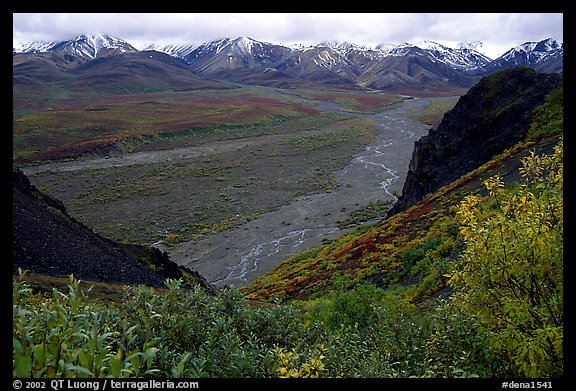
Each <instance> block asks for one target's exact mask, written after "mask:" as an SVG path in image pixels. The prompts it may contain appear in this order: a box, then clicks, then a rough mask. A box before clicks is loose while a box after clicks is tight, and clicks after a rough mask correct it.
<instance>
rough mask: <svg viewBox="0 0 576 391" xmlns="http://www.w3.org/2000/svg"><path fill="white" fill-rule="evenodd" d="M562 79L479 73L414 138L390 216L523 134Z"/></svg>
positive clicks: (524, 71)
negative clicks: (464, 91) (450, 105)
mask: <svg viewBox="0 0 576 391" xmlns="http://www.w3.org/2000/svg"><path fill="white" fill-rule="evenodd" d="M561 83H562V76H561V75H559V74H546V73H537V72H536V71H534V70H533V69H531V68H525V67H518V68H509V69H505V70H503V71H500V72H496V73H494V74H492V75H490V76H487V77H484V78H482V79H481V80H480V81H479V82H478V84H476V85H475V86H474V87H472V88H471V89H470V90H469V91H468V93H467V94H466V95H464V96H462V97H461V98H460V100H459V101H458V103H457V104H456V105H455V106H454V108H453V109H452V110H450V111H449V112H447V113H446V114H445V115H444V118H443V119H442V122H441V123H440V125H439V126H438V128H436V129H431V130H430V131H429V133H428V135H427V136H424V137H422V138H421V139H420V140H418V141H416V143H415V146H414V152H413V154H412V160H411V161H410V165H409V169H408V174H407V177H406V181H405V182H404V187H403V189H402V196H401V197H400V198H399V199H398V201H397V202H396V204H395V205H394V207H393V208H392V209H390V211H389V212H388V216H392V215H394V214H396V213H398V212H401V211H403V210H405V209H407V208H408V207H410V206H412V205H414V204H415V203H416V202H418V201H419V200H420V199H422V198H423V197H424V196H425V195H426V194H427V193H429V192H432V191H434V190H437V189H439V188H440V187H442V186H444V185H447V184H449V183H451V182H453V181H454V180H456V179H458V178H460V177H461V176H462V175H464V174H466V173H468V172H469V171H471V170H474V169H476V168H477V167H479V166H481V165H482V164H484V163H485V162H487V161H488V160H490V159H491V158H492V157H493V156H494V155H496V154H499V153H501V152H502V151H504V150H505V149H507V148H510V147H512V146H513V145H515V144H516V143H518V142H519V141H521V140H522V139H524V138H525V137H526V134H527V132H528V129H529V127H530V123H531V118H532V114H533V112H534V110H535V108H536V107H538V106H539V105H541V104H542V103H544V99H545V97H546V95H547V94H548V93H549V92H550V91H551V90H553V89H554V88H557V87H559V86H560V84H561Z"/></svg>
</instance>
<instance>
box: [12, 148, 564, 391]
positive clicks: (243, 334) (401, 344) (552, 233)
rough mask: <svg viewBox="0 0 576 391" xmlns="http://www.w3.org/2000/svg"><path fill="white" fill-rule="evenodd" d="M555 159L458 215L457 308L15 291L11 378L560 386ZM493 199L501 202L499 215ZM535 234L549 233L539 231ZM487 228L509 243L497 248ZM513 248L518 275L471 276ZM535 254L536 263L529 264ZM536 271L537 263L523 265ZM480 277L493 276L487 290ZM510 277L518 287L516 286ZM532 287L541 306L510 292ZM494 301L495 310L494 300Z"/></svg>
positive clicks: (367, 300) (177, 292) (402, 295)
mask: <svg viewBox="0 0 576 391" xmlns="http://www.w3.org/2000/svg"><path fill="white" fill-rule="evenodd" d="M549 141H551V140H546V141H545V142H544V143H543V144H544V145H546V144H549ZM562 154H563V152H562V144H561V143H560V144H559V145H558V147H557V148H554V152H553V153H552V154H549V155H546V156H542V157H538V156H530V157H528V158H527V159H525V160H523V171H522V177H523V178H522V179H523V180H524V179H526V180H527V181H526V183H527V185H526V186H520V187H518V188H506V189H503V188H501V187H500V186H501V183H500V179H498V178H493V179H490V180H488V181H486V185H487V186H486V187H487V189H488V190H489V191H490V193H491V195H490V196H489V197H484V198H482V199H480V198H478V197H476V198H475V199H474V197H470V196H469V197H466V198H465V199H464V201H463V202H462V203H461V207H460V209H459V213H458V215H459V221H460V223H461V224H462V227H461V231H462V235H463V238H464V239H465V241H466V244H467V246H470V248H473V249H475V251H472V252H470V251H466V252H465V253H464V255H463V257H462V258H461V262H460V263H456V264H455V269H456V270H450V274H451V277H452V278H451V284H453V286H455V287H457V288H458V289H461V294H460V295H458V298H457V300H454V301H446V300H444V301H440V302H437V303H432V302H431V301H429V302H428V303H427V306H423V305H420V306H419V307H417V308H416V310H415V308H414V306H413V304H412V303H411V299H413V297H414V296H413V291H412V290H410V288H408V287H401V286H399V285H398V286H396V288H389V289H386V290H383V289H380V288H377V287H375V286H374V285H373V284H367V283H363V284H359V285H356V286H355V287H353V288H352V289H350V287H347V286H346V280H343V279H342V280H341V281H340V284H339V285H340V286H339V287H338V288H337V289H336V290H335V291H333V292H332V293H329V294H325V295H324V296H323V297H321V298H319V299H316V300H309V301H305V302H300V303H296V305H290V304H285V305H275V304H270V305H262V303H260V304H259V305H254V304H256V303H254V304H252V305H250V303H249V302H247V301H246V300H245V299H244V298H243V297H242V295H240V293H239V292H238V291H237V290H236V289H235V288H225V289H222V290H221V291H219V292H218V293H217V295H216V297H209V296H208V295H207V294H206V293H205V292H203V291H202V290H200V289H196V290H183V289H180V288H181V282H179V281H175V280H168V281H167V282H166V285H167V288H168V289H167V290H166V291H164V292H158V293H155V292H154V291H153V290H152V289H150V288H148V289H146V288H143V287H140V288H136V289H127V290H126V291H125V296H124V301H123V302H122V303H118V304H117V305H99V304H94V303H91V302H86V301H85V300H84V298H83V296H82V295H81V294H80V293H79V291H78V284H77V283H76V282H72V283H71V284H70V287H69V291H68V294H65V293H64V294H59V293H58V292H54V294H53V295H52V296H44V297H39V296H37V295H31V291H30V289H29V288H28V286H27V285H26V284H23V283H22V282H20V281H18V280H14V283H13V303H14V306H13V376H14V377H32V376H34V377H38V376H63V377H64V376H81V377H144V376H145V377H159V378H166V377H196V378H198V377H220V378H223V377H228V378H238V377H250V378H256V377H354V378H357V377H370V378H374V377H381V378H389V377H406V378H407V377H439V378H446V377H507V378H521V377H540V378H554V379H553V383H554V385H555V386H557V385H558V384H559V383H561V382H562V379H561V376H562V374H563V366H562V355H563V349H562V341H563V336H562V330H563V323H562V296H561V293H562V249H561V247H562V220H558V216H562V173H563V167H562ZM499 201H500V202H503V201H506V202H505V203H504V202H503V203H502V206H503V209H502V210H499V208H498V207H497V205H498V202H499ZM530 204H531V205H530ZM535 211H539V212H540V213H539V214H538V215H537V217H536V215H534V214H533V212H535ZM401 215H402V213H401V214H399V215H397V216H396V218H397V217H398V216H401ZM471 216H473V217H475V219H470V217H471ZM526 218H528V220H526ZM531 222H537V223H543V225H541V227H542V226H547V227H549V230H538V229H537V230H534V229H532V226H531ZM493 223H497V227H498V228H499V229H504V230H505V231H504V230H503V231H502V233H503V234H505V235H506V236H507V237H508V238H510V239H511V240H509V241H501V242H499V238H500V236H499V235H494V234H492V233H493V231H492V230H491V228H490V227H491V226H492V225H493ZM517 223H520V225H519V226H518V225H516V224H517ZM472 228H476V229H480V232H482V231H481V230H482V229H484V230H488V232H489V233H490V234H489V235H487V236H486V235H484V237H485V238H487V239H490V240H491V244H492V245H493V246H490V247H489V248H488V249H485V248H484V246H483V245H482V242H483V240H484V237H480V238H479V239H480V241H479V242H478V241H476V244H475V238H474V237H477V236H478V235H477V234H474V233H472V236H470V235H469V233H470V229H472ZM492 228H493V227H492ZM519 228H520V231H522V234H520V235H517V233H519V232H518V231H519V230H518V229H519ZM464 229H467V230H468V232H466V231H464ZM484 232H486V231H484ZM510 235H512V236H510ZM525 240H528V243H524V241H525ZM531 242H533V243H531ZM445 243H446V242H444V243H441V244H440V245H438V244H437V243H434V242H429V243H427V244H426V245H425V246H423V247H425V248H426V249H427V251H426V254H425V257H424V258H423V259H421V260H420V262H418V264H416V265H415V267H418V268H420V269H419V270H420V271H422V270H424V269H423V268H424V267H425V265H423V261H426V262H427V263H428V264H432V265H433V266H437V265H438V264H440V265H441V264H442V263H441V260H440V259H439V256H440V252H441V251H446V250H447V248H446V245H445ZM478 244H479V245H480V247H475V246H477V245H478ZM507 245H513V246H514V245H515V246H520V247H518V249H519V250H522V251H521V252H522V253H523V254H522V255H521V256H519V257H518V258H515V259H513V260H512V261H513V262H517V261H518V262H519V263H520V264H519V265H516V266H514V265H510V266H511V267H510V272H511V273H512V274H509V275H504V276H502V270H501V269H499V268H498V267H497V266H498V265H497V264H496V265H495V264H493V263H492V262H491V263H490V264H488V266H489V267H488V268H474V267H473V266H474V265H475V264H476V262H477V261H481V262H482V260H484V259H486V260H490V259H491V256H492V255H493V253H492V250H494V249H495V250H496V252H494V254H497V253H498V251H500V250H504V251H505V250H506V248H507V247H506V246H507ZM423 251H424V249H423ZM526 251H528V252H526ZM530 252H532V256H535V258H531V257H528V258H526V257H525V255H527V254H529V253H530ZM476 256H479V259H475V258H477V257H476ZM542 256H544V258H543V257H542ZM548 257H550V258H551V262H547V259H548ZM417 258H418V254H417V253H416V252H415V253H412V254H411V256H410V259H413V260H417ZM534 259H536V261H537V262H536V264H535V265H529V264H527V263H526V262H528V263H530V262H531V261H533V260H534ZM492 261H493V260H492ZM542 261H544V263H543V264H540V263H541V262H542ZM470 266H472V268H470ZM494 266H496V267H494ZM542 266H545V267H542ZM546 266H547V267H546ZM484 273H487V274H488V275H489V276H490V278H484V279H482V277H483V275H484ZM429 274H430V275H432V274H433V272H430V273H429ZM508 277H513V279H512V280H511V281H514V282H518V280H517V279H516V278H517V277H522V280H520V281H519V282H520V284H519V285H516V284H510V283H509V281H508V283H506V280H507V279H508V280H510V279H509V278H508ZM526 277H527V278H526ZM532 277H540V278H536V279H534V278H532ZM478 278H480V280H478ZM492 278H493V279H494V280H492ZM533 281H536V286H537V287H538V288H540V289H539V291H538V292H539V294H538V295H536V294H534V292H532V294H530V292H527V293H528V294H526V295H515V294H513V291H510V289H512V290H513V289H515V288H517V287H521V288H523V287H526V283H530V282H533ZM490 282H497V283H498V285H497V286H492V287H490V286H489V285H487V283H488V284H489V283H490ZM501 283H503V284H501ZM528 286H529V287H531V288H532V287H534V285H532V286H530V285H528ZM470 288H472V289H471V290H470ZM506 289H508V291H506ZM479 293H480V295H479ZM491 293H497V294H499V295H501V296H500V297H501V299H502V300H499V301H497V302H494V301H492V300H491V299H492V296H491V295H490V294H491ZM540 294H542V295H540ZM559 294H560V295H559ZM486 300H488V303H486ZM543 301H544V302H543ZM486 304H488V305H489V308H490V310H488V311H486V310H482V308H484V309H485V308H487V307H486ZM478 306H480V307H478ZM426 307H428V308H430V309H431V310H426ZM477 309H480V311H478V310H477ZM531 310H535V311H531ZM503 320H504V322H503ZM46 330H51V332H45V331H46ZM43 331H44V332H43ZM87 347H88V348H87ZM410 384H412V385H414V384H415V383H414V382H411V383H410ZM427 384H428V383H427ZM459 384H460V385H461V384H462V383H459ZM546 384H548V382H547V383H546Z"/></svg>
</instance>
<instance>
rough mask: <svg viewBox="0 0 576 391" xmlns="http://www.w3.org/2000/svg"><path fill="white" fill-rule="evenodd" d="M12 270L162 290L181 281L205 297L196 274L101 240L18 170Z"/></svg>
mask: <svg viewBox="0 0 576 391" xmlns="http://www.w3.org/2000/svg"><path fill="white" fill-rule="evenodd" d="M12 186H13V188H12V196H13V199H12V220H13V223H12V226H13V231H12V268H13V271H14V272H17V270H18V268H21V269H23V270H28V271H30V272H34V273H38V274H46V275H51V276H57V277H59V276H68V275H70V274H73V275H74V276H75V277H76V278H78V279H81V280H91V281H102V282H114V283H124V284H144V285H148V286H152V287H163V286H164V281H165V280H166V278H181V277H184V275H185V274H186V275H187V276H189V278H187V279H185V280H187V282H188V283H192V284H199V285H200V286H202V287H203V288H204V289H206V290H207V291H209V292H213V291H214V289H215V288H214V287H213V286H212V285H211V284H209V283H207V282H206V280H205V279H204V278H203V277H202V276H201V275H200V274H199V273H197V272H195V271H192V270H189V269H187V268H185V267H182V266H179V265H177V264H176V263H174V262H172V261H171V260H170V259H169V258H168V255H167V254H166V253H163V252H161V251H160V250H158V249H156V248H153V247H147V246H140V245H133V244H124V243H118V242H115V241H112V240H110V239H107V238H104V237H102V236H100V235H98V234H96V233H95V232H93V231H92V230H91V229H90V228H88V227H87V226H85V225H84V224H82V223H80V222H79V221H77V220H75V219H74V218H72V217H71V216H70V215H68V212H67V211H66V207H65V206H64V204H63V203H62V202H61V201H59V200H57V199H55V198H53V197H50V196H48V195H46V194H44V193H42V192H41V191H39V190H38V189H37V188H36V187H35V186H34V185H32V184H31V183H30V181H29V180H28V178H27V177H26V176H25V175H24V173H22V171H21V170H19V169H15V170H13V175H12Z"/></svg>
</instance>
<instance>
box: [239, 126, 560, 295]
mask: <svg viewBox="0 0 576 391" xmlns="http://www.w3.org/2000/svg"><path fill="white" fill-rule="evenodd" d="M557 142H558V138H557V136H555V137H551V138H547V139H544V140H542V141H541V142H538V143H535V142H534V141H530V142H527V143H519V144H518V145H517V146H515V147H514V148H512V149H509V150H507V151H505V152H504V153H502V154H500V155H498V156H497V157H496V158H494V159H492V160H490V161H489V162H487V163H486V164H484V165H482V166H481V167H479V168H478V169H476V170H474V171H472V172H470V173H468V174H466V175H464V176H462V177H461V178H460V179H458V180H457V181H455V182H453V183H451V184H450V185H447V186H444V187H442V188H440V189H439V190H438V191H436V192H434V193H430V194H428V195H427V196H425V197H424V199H422V200H421V201H420V202H418V203H416V204H415V205H413V206H412V207H410V208H408V209H407V210H405V211H404V212H400V213H398V214H397V215H394V216H392V217H390V218H388V219H386V220H384V221H382V222H381V223H378V224H376V225H367V226H362V227H360V228H358V229H357V230H355V231H354V232H352V233H350V234H348V235H345V236H344V237H342V238H340V239H338V240H335V241H333V242H332V243H329V244H327V245H325V246H323V247H321V248H315V249H311V250H309V251H306V252H304V253H302V254H299V255H296V256H294V257H292V258H290V259H287V260H285V261H283V262H282V263H280V264H279V265H278V266H276V267H275V268H274V269H273V270H272V271H270V272H269V273H267V274H265V275H264V276H261V277H259V278H257V279H255V280H253V281H251V282H250V283H249V284H248V285H246V286H245V287H243V288H242V289H241V291H242V292H243V293H244V294H245V295H246V297H248V298H252V299H259V300H274V299H282V300H286V299H308V298H311V297H312V298H313V297H319V296H322V295H324V294H326V293H327V292H330V291H332V290H333V289H335V287H337V286H338V284H340V282H339V280H341V279H344V280H345V281H347V282H346V285H347V286H349V287H351V286H354V285H355V284H357V283H360V282H362V281H369V282H371V283H372V284H374V285H376V286H378V287H381V288H388V287H394V286H405V287H409V292H410V296H411V297H410V299H409V301H411V302H420V301H423V300H425V299H427V298H429V297H435V296H447V295H450V294H451V293H452V292H453V291H452V289H451V288H449V287H448V286H447V284H446V283H447V281H448V277H446V276H445V274H447V273H448V272H449V270H450V269H451V268H452V266H453V263H454V261H455V260H457V259H458V257H459V255H460V254H461V252H462V250H463V246H462V240H461V237H460V234H459V225H458V222H457V220H456V217H455V212H456V210H457V209H455V208H456V207H457V205H458V204H459V203H460V201H461V200H462V199H463V198H464V197H465V196H466V195H467V194H470V193H471V192H474V193H480V194H483V193H484V191H483V185H482V184H483V182H484V181H485V180H487V179H488V178H490V177H491V176H493V175H497V174H498V175H501V176H502V177H503V178H504V181H506V183H514V182H515V181H517V180H518V177H519V176H518V169H519V168H520V167H521V163H520V159H521V158H523V157H525V156H527V155H528V154H529V153H530V150H536V151H537V153H538V154H541V153H549V152H551V151H552V149H553V146H554V145H555V144H556V143H557ZM530 147H532V148H530Z"/></svg>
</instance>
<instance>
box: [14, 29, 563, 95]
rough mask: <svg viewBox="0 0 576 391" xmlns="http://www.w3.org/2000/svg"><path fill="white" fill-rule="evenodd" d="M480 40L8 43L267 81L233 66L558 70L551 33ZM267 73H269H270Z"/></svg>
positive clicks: (354, 74)
mask: <svg viewBox="0 0 576 391" xmlns="http://www.w3.org/2000/svg"><path fill="white" fill-rule="evenodd" d="M479 46H481V42H479V41H474V42H461V43H460V44H459V45H458V46H457V47H456V48H450V47H447V46H445V45H442V44H439V43H437V42H434V41H429V40H424V41H420V42H417V43H401V44H379V45H376V47H367V46H361V45H357V44H354V43H351V42H338V41H324V42H321V43H319V44H317V45H308V46H305V45H291V46H285V45H282V44H275V43H269V42H263V41H258V40H255V39H252V38H250V37H237V38H222V39H219V40H215V41H210V42H205V43H201V44H183V45H173V44H168V45H158V44H149V45H144V46H143V47H142V50H139V49H137V48H136V47H135V46H133V45H131V44H129V43H128V42H127V41H124V40H122V39H120V38H115V37H110V36H104V35H97V36H95V35H86V34H83V35H80V36H78V37H76V38H74V39H72V40H67V41H54V42H44V41H37V42H35V43H34V42H32V43H27V44H22V45H21V46H20V47H19V48H13V56H14V57H15V58H16V57H19V56H38V55H47V54H52V55H53V61H54V62H55V63H56V64H57V65H58V64H59V62H62V61H67V62H68V63H69V64H78V63H79V62H83V61H93V60H97V59H99V58H105V57H110V56H113V55H118V54H125V53H143V52H145V51H146V50H153V51H156V52H162V53H166V54H168V55H170V56H172V57H173V58H177V59H180V60H182V61H184V62H185V63H186V64H187V65H188V68H189V69H188V70H189V71H191V72H192V73H194V74H196V75H198V76H201V77H205V78H218V79H220V80H223V81H233V82H237V83H238V82H240V83H242V82H246V84H250V83H254V84H258V83H265V84H270V81H269V80H266V81H262V78H261V77H259V78H253V77H248V76H247V77H246V80H243V79H242V78H239V77H238V75H233V71H250V72H256V73H262V72H264V71H266V70H270V69H274V70H276V71H279V72H281V73H280V74H277V75H279V76H282V75H287V76H289V77H293V78H296V79H299V80H306V81H313V82H321V83H323V84H331V85H341V86H355V87H362V88H369V89H382V88H385V89H394V88H404V87H414V86H420V87H426V88H433V89H434V88H442V87H445V86H450V87H456V88H461V87H471V86H472V85H474V84H475V83H476V82H477V81H478V80H479V78H480V77H481V76H484V75H486V74H489V73H492V72H494V71H496V70H499V69H503V68H505V67H509V66H519V65H526V66H530V67H534V68H535V69H536V70H541V69H544V70H548V71H550V72H557V73H558V72H559V73H561V72H562V71H563V43H559V42H557V41H556V40H554V39H552V38H548V39H545V40H543V41H539V42H526V43H524V44H522V45H518V46H516V47H515V48H512V49H510V50H509V51H508V52H506V53H505V55H503V56H501V57H499V58H497V59H495V60H491V59H490V58H488V57H487V56H485V55H483V54H482V53H480V52H478V51H477V50H476V48H477V47H479ZM54 55H59V56H61V57H62V59H59V57H54ZM14 61H24V60H22V59H18V60H16V59H15V60H14ZM267 76H268V77H273V75H272V74H270V75H267ZM255 80H260V81H255Z"/></svg>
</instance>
